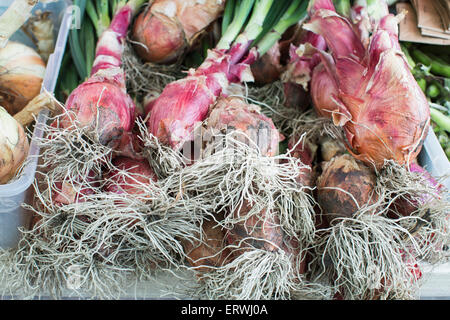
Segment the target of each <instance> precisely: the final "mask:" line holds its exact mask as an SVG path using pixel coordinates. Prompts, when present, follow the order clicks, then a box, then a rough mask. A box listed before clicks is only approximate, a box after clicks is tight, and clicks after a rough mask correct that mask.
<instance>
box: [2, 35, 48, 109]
mask: <svg viewBox="0 0 450 320" xmlns="http://www.w3.org/2000/svg"><path fill="white" fill-rule="evenodd" d="M44 76H45V62H44V60H43V59H42V58H41V56H39V54H38V53H37V52H36V51H35V50H34V49H32V48H31V47H28V46H26V45H24V44H22V43H19V42H15V41H9V42H8V44H7V45H6V46H5V47H4V48H0V105H1V106H3V107H4V108H5V109H6V110H7V111H8V112H9V113H10V114H11V115H14V114H16V113H17V112H19V111H21V110H22V109H23V108H24V107H25V106H26V105H27V103H28V102H30V101H31V99H33V98H34V97H35V96H37V95H38V94H39V92H40V91H41V85H42V81H43V79H44Z"/></svg>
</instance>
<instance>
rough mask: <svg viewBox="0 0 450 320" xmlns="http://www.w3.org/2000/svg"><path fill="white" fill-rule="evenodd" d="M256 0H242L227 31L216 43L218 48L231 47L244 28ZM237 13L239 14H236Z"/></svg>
mask: <svg viewBox="0 0 450 320" xmlns="http://www.w3.org/2000/svg"><path fill="white" fill-rule="evenodd" d="M254 3H255V0H242V2H241V3H240V5H239V6H238V7H236V9H235V15H234V19H233V21H232V22H231V24H230V25H229V26H228V28H227V30H226V31H225V33H224V34H223V35H222V37H221V38H220V40H219V42H218V43H217V45H216V48H217V49H225V50H227V49H229V48H230V46H231V43H232V42H233V41H234V39H236V37H237V36H238V35H239V33H240V32H241V30H242V27H243V26H244V24H245V22H246V21H247V18H248V15H249V14H250V11H251V10H252V8H253V5H254ZM236 13H237V14H236Z"/></svg>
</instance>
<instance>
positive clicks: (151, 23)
mask: <svg viewBox="0 0 450 320" xmlns="http://www.w3.org/2000/svg"><path fill="white" fill-rule="evenodd" d="M224 6H225V1H221V0H206V1H202V2H200V1H197V0H156V1H154V2H153V3H152V4H151V5H149V6H148V7H147V8H146V9H145V10H144V11H143V12H141V13H140V14H139V15H138V16H137V17H136V21H135V23H134V25H133V27H132V39H133V41H136V42H138V44H136V45H135V50H136V53H137V54H138V55H139V56H140V57H141V58H142V60H144V61H145V62H152V63H161V64H169V63H173V62H175V61H177V60H178V59H179V58H180V57H181V56H182V55H183V54H184V53H186V52H187V51H188V50H189V48H190V47H191V46H192V45H193V44H194V42H195V40H196V38H197V37H198V36H199V35H200V34H201V33H202V32H204V30H205V29H206V28H207V27H208V26H209V25H210V24H211V23H212V22H214V21H215V20H216V19H218V18H219V16H220V15H221V13H222V11H223V10H224Z"/></svg>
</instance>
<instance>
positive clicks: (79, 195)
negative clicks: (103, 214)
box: [52, 170, 100, 205]
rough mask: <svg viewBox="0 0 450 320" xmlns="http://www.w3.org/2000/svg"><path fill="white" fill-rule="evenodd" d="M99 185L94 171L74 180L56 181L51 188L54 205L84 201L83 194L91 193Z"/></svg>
mask: <svg viewBox="0 0 450 320" xmlns="http://www.w3.org/2000/svg"><path fill="white" fill-rule="evenodd" d="M99 186H100V182H99V179H98V177H97V174H96V173H95V171H93V170H91V171H89V172H88V174H87V176H86V177H83V178H81V177H78V178H77V179H76V180H75V181H70V182H69V181H62V182H61V181H56V182H54V184H53V188H52V199H53V204H54V205H67V204H72V203H80V202H84V201H86V199H85V196H89V195H93V194H94V193H95V192H96V188H98V187H99Z"/></svg>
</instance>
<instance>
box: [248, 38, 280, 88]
mask: <svg viewBox="0 0 450 320" xmlns="http://www.w3.org/2000/svg"><path fill="white" fill-rule="evenodd" d="M280 57H281V52H280V46H279V43H276V44H275V45H274V46H272V48H270V49H269V51H267V52H266V53H265V54H264V55H263V56H262V57H261V58H259V59H258V60H256V61H255V62H254V63H252V65H251V66H250V68H251V70H252V74H253V77H254V78H255V83H256V84H268V83H272V82H274V81H276V80H278V79H279V78H280V75H281V73H282V72H283V66H282V65H281V62H280Z"/></svg>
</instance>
